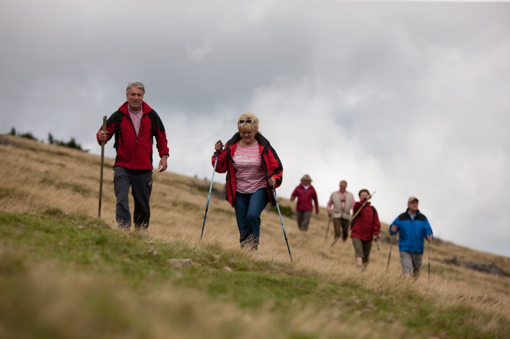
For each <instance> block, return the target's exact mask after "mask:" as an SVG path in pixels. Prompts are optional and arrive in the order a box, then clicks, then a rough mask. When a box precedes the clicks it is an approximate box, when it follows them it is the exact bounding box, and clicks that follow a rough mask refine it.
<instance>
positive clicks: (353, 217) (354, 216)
mask: <svg viewBox="0 0 510 339" xmlns="http://www.w3.org/2000/svg"><path fill="white" fill-rule="evenodd" d="M374 194H375V191H374V193H372V194H371V195H370V199H372V197H373V196H374ZM370 199H367V200H365V202H364V203H363V205H361V207H360V208H359V210H358V211H357V212H356V214H354V215H353V216H352V218H351V225H352V222H353V221H354V219H356V217H357V216H358V214H359V212H361V210H362V209H363V207H365V204H366V203H367V202H368V201H369V200H370ZM351 229H352V226H351ZM339 238H340V237H338V238H336V239H335V241H333V243H332V244H331V247H333V245H334V244H336V242H337V240H338V239H339ZM377 247H379V245H377Z"/></svg>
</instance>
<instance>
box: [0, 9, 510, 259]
mask: <svg viewBox="0 0 510 339" xmlns="http://www.w3.org/2000/svg"><path fill="white" fill-rule="evenodd" d="M0 46H1V48H0V104H1V107H2V109H1V110H0V133H8V132H9V131H10V129H11V127H15V128H16V130H17V131H18V132H31V133H32V134H33V135H34V136H36V137H37V138H39V139H44V140H47V135H48V133H49V132H51V133H52V135H53V137H54V138H55V139H58V140H64V141H68V140H69V139H70V138H71V137H74V138H75V139H76V140H77V141H78V143H80V144H81V145H82V147H83V148H84V149H90V152H91V153H93V154H100V147H99V146H98V145H97V143H96V141H95V133H96V132H97V130H98V128H99V127H100V125H101V121H102V117H103V115H108V116H109V115H110V114H111V113H113V112H114V111H115V110H116V109H117V108H118V107H119V106H120V105H121V104H122V103H123V102H124V101H125V87H126V84H127V83H128V82H130V81H133V80H140V81H142V82H144V84H145V86H146V91H147V92H146V95H145V101H146V102H147V103H148V104H149V105H151V106H152V107H153V108H154V109H155V110H156V111H157V112H158V113H159V115H160V116H161V118H162V119H163V122H164V124H165V127H166V130H167V135H168V139H169V147H170V154H171V156H170V160H169V168H170V170H171V171H173V172H176V173H179V174H184V175H188V176H194V175H197V176H198V177H199V178H205V177H207V178H209V179H210V178H211V175H212V167H211V164H210V157H211V156H212V154H213V146H214V143H215V141H217V140H218V139H221V140H223V141H226V140H228V139H229V138H230V137H231V136H232V135H233V134H234V133H235V132H236V120H237V118H238V117H239V116H240V115H241V114H242V113H245V112H251V113H254V114H255V115H257V116H258V117H259V118H260V129H261V132H262V133H263V134H264V135H265V136H266V137H267V138H268V139H269V140H270V142H271V143H272V145H273V147H274V148H275V149H276V151H277V152H278V155H279V156H280V158H281V160H282V162H283V166H284V180H283V185H282V187H281V188H280V189H279V190H278V194H279V195H280V196H281V197H286V198H288V197H290V194H291V193H292V191H293V189H294V188H295V186H296V185H298V184H299V179H300V178H301V177H302V176H303V175H304V174H305V173H306V174H309V175H310V176H311V177H312V179H313V185H314V186H315V188H316V189H317V191H318V194H319V204H320V205H321V206H325V205H326V203H327V201H328V199H329V196H330V194H331V192H333V191H334V190H336V189H338V183H339V181H340V180H342V179H345V180H347V181H348V182H349V186H348V190H351V191H352V192H353V193H354V194H355V196H357V192H358V191H359V190H360V189H361V188H368V189H369V190H370V191H376V194H375V196H374V198H373V204H374V206H375V207H376V208H377V209H378V211H379V214H380V218H381V221H383V222H386V223H390V222H392V221H393V220H394V219H395V217H396V216H398V214H400V213H402V212H404V211H405V209H406V203H407V198H408V197H409V196H411V195H414V196H417V197H418V198H419V199H420V210H421V211H422V212H423V213H424V214H425V215H426V216H427V217H428V218H429V220H430V223H431V225H432V228H433V230H434V233H435V235H436V236H439V237H440V238H442V239H443V240H447V241H451V242H454V243H456V244H459V245H463V246H467V247H470V248H474V249H478V250H482V251H487V252H492V253H496V254H502V255H506V256H510V208H509V206H508V203H506V200H505V199H506V192H507V191H508V189H509V188H510V180H509V173H510V136H509V134H510V133H509V129H510V3H509V2H499V3H484V2H464V3H463V2H450V3H445V2H384V1H376V2H362V3H356V2H335V1H266V2H259V1H207V2H203V1H182V2H176V1H165V2H163V1H143V2H141V1H120V0H119V1H71V0H68V1H41V0H40V1H26V0H20V1H6V0H1V1H0ZM106 155H107V156H109V157H113V156H114V150H113V148H112V143H109V144H107V146H106ZM157 160H159V158H158V157H157V156H156V157H155V163H156V164H157ZM215 181H218V182H224V181H225V176H224V175H218V174H217V175H216V176H215ZM205 203H206V201H204V206H205ZM197 227H198V228H199V226H197ZM287 227H296V226H295V225H288V226H287ZM324 227H325V225H324Z"/></svg>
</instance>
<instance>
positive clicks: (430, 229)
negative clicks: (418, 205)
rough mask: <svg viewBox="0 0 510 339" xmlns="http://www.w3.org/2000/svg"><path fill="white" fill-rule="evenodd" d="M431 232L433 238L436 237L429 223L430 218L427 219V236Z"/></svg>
mask: <svg viewBox="0 0 510 339" xmlns="http://www.w3.org/2000/svg"><path fill="white" fill-rule="evenodd" d="M429 234H430V235H431V236H432V238H433V237H434V233H432V227H430V224H429V219H425V237H427V235H429Z"/></svg>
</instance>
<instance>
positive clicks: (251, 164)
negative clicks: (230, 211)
mask: <svg viewBox="0 0 510 339" xmlns="http://www.w3.org/2000/svg"><path fill="white" fill-rule="evenodd" d="M237 128H238V130H239V132H237V133H236V134H234V136H233V137H232V138H231V139H230V140H229V141H228V142H227V143H226V144H225V149H222V146H223V143H222V142H221V140H220V141H218V142H217V143H216V144H215V145H214V149H215V150H216V152H218V161H217V165H216V172H218V173H227V185H226V195H227V200H228V202H229V203H230V204H231V205H232V206H233V207H234V209H235V213H236V219H237V227H238V228H239V241H240V243H241V248H244V247H247V248H249V249H251V250H257V247H258V244H259V236H260V221H261V220H260V215H261V213H262V211H263V210H264V208H265V207H266V205H267V203H268V202H271V204H272V205H273V206H275V201H274V196H273V193H272V190H273V189H274V188H276V187H279V186H280V185H281V184H282V178H283V167H282V163H281V161H280V159H279V158H278V155H277V154H276V151H275V150H274V149H273V147H272V146H271V144H270V143H269V141H268V140H267V139H266V138H264V136H263V135H262V134H260V132H259V119H258V118H257V117H256V116H255V115H253V114H249V113H247V114H243V115H241V117H240V118H239V120H238V121H237ZM215 158H216V156H215V155H213V157H212V164H213V166H214V162H215Z"/></svg>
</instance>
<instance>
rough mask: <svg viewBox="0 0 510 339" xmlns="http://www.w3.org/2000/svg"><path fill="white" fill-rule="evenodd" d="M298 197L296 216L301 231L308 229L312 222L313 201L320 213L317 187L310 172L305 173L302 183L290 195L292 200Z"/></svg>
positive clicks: (317, 211)
mask: <svg viewBox="0 0 510 339" xmlns="http://www.w3.org/2000/svg"><path fill="white" fill-rule="evenodd" d="M296 198H297V199H298V202H297V205H296V217H297V224H298V227H299V230H300V231H303V232H306V231H308V225H309V224H310V217H311V215H312V211H313V205H312V201H313V202H314V203H315V213H316V214H319V202H318V199H317V193H316V192H315V188H314V187H313V186H312V178H310V176H309V175H308V174H305V175H304V176H303V177H302V178H301V184H300V185H298V186H297V187H296V188H295V189H294V192H292V195H291V197H290V201H294V200H296Z"/></svg>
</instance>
